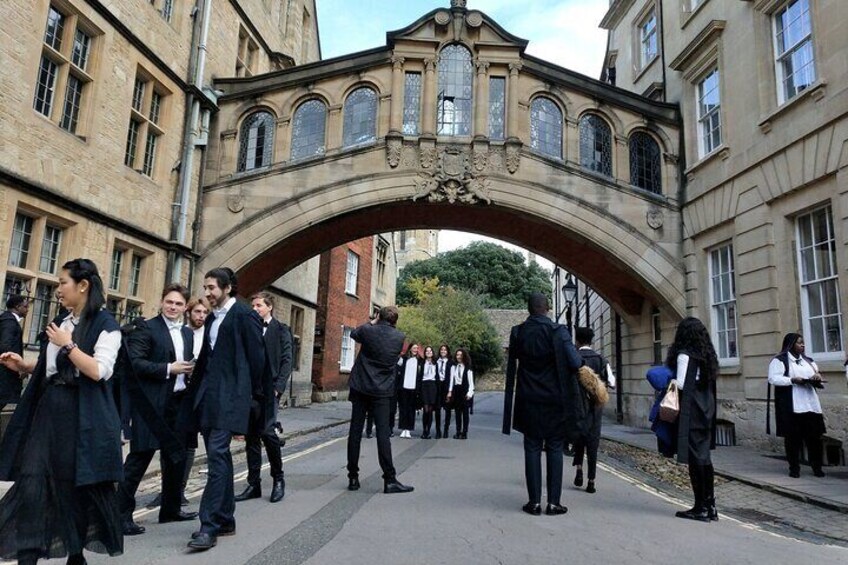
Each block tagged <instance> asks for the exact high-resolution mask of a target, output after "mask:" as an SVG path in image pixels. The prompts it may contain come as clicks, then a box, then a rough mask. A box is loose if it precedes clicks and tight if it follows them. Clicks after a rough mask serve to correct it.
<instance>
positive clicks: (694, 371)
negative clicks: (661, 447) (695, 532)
mask: <svg viewBox="0 0 848 565" xmlns="http://www.w3.org/2000/svg"><path fill="white" fill-rule="evenodd" d="M665 363H666V365H667V366H668V368H669V369H671V371H672V372H673V373H674V374H675V376H676V380H677V387H678V388H679V390H680V416H679V419H678V427H677V460H678V461H679V462H680V463H687V464H688V465H689V480H690V481H691V483H692V492H693V494H694V495H695V505H694V506H693V507H692V508H690V509H689V510H681V511H679V512H677V513H676V514H675V516H677V517H678V518H688V519H690V520H699V521H701V522H709V521H710V520H718V512H717V511H716V505H715V492H714V472H713V463H712V459H711V457H710V450H711V449H715V420H716V378H717V377H718V356H716V352H715V348H714V347H713V343H712V341H711V340H710V334H709V332H708V331H707V328H706V327H704V324H703V323H702V322H701V320H699V319H697V318H692V317H689V318H684V319H683V320H682V321H681V322H680V323H679V324H678V325H677V332H676V333H675V335H674V343H672V344H671V346H670V347H669V348H668V356H667V357H666V362H665Z"/></svg>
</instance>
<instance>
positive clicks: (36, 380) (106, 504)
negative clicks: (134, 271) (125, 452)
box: [0, 320, 123, 559]
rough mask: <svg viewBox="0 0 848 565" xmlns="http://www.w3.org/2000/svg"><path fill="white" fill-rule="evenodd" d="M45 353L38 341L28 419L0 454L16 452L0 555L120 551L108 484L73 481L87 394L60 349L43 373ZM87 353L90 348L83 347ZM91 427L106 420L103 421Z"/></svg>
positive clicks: (0, 522)
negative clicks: (52, 371)
mask: <svg viewBox="0 0 848 565" xmlns="http://www.w3.org/2000/svg"><path fill="white" fill-rule="evenodd" d="M113 321H114V320H113ZM95 341H96V340H95ZM80 348H81V349H83V346H82V345H81V346H80ZM83 350H84V351H85V349H83ZM45 352H46V343H45V344H44V345H42V350H41V355H40V356H39V361H38V366H37V368H36V371H35V372H34V374H33V378H32V380H33V383H31V384H30V386H32V387H35V388H36V389H37V390H33V391H32V395H31V398H32V399H33V402H34V406H33V408H32V420H31V421H30V423H29V426H28V429H27V431H26V432H25V433H26V435H25V437H23V438H22V442H23V443H22V444H21V445H20V447H19V448H18V449H12V450H7V449H4V452H3V456H4V457H7V456H9V455H10V451H11V452H12V453H15V452H16V453H17V456H16V464H15V466H14V476H13V478H14V480H15V483H14V485H13V486H12V488H11V489H10V490H9V491H8V492H7V493H6V495H5V496H4V497H3V499H2V500H0V558H2V559H16V558H17V557H18V556H19V552H26V553H27V554H29V555H31V556H33V557H38V558H59V557H65V556H68V555H75V554H79V553H81V552H82V551H83V550H84V549H87V550H89V551H94V552H97V553H108V554H109V555H120V554H121V553H123V534H122V531H121V521H120V515H119V513H118V505H117V498H116V491H115V484H114V483H113V482H110V481H102V482H96V483H91V484H84V485H79V480H78V479H79V476H78V472H77V471H78V469H77V467H78V458H77V455H78V447H79V443H80V433H79V428H80V394H81V392H82V393H83V394H86V393H88V392H89V389H88V388H87V387H86V386H85V385H82V386H81V385H80V384H79V379H85V378H87V377H84V376H80V377H76V376H75V370H74V367H73V365H72V363H71V362H70V360H69V359H68V358H67V354H60V355H59V356H58V358H57V368H58V370H59V372H58V373H57V374H56V375H53V376H52V377H51V378H50V379H46V378H44V376H43V372H44V366H45V364H46V363H45ZM91 352H93V345H92V346H91V348H90V352H89V351H87V353H89V354H91ZM39 371H41V376H39V374H38V372H39ZM92 382H93V381H92ZM100 384H101V385H103V386H106V385H107V383H100ZM25 397H26V395H25ZM117 421H118V420H117V412H116V413H115V422H117ZM94 424H95V425H109V421H100V422H94ZM5 447H7V446H6V445H5V444H4V448H5ZM118 449H119V450H120V444H118ZM8 478H9V477H4V479H8Z"/></svg>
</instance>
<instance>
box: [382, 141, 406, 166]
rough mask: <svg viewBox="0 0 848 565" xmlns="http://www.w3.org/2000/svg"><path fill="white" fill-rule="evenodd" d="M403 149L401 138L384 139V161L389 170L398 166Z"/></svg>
mask: <svg viewBox="0 0 848 565" xmlns="http://www.w3.org/2000/svg"><path fill="white" fill-rule="evenodd" d="M402 149H403V138H402V137H387V138H386V160H387V161H388V163H389V166H390V167H391V168H393V169H394V168H396V167H397V166H398V165H399V164H400V154H401V150H402Z"/></svg>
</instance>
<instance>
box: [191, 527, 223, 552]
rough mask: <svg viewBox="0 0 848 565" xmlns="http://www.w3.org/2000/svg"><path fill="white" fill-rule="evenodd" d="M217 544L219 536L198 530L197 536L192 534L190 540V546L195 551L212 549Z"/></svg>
mask: <svg viewBox="0 0 848 565" xmlns="http://www.w3.org/2000/svg"><path fill="white" fill-rule="evenodd" d="M217 544H218V538H217V537H215V536H212V535H209V534H207V533H205V532H198V533H197V536H196V537H195V536H192V539H191V541H190V542H188V546H189V547H190V548H191V549H193V550H195V551H206V550H207V549H212V548H213V547H215V546H216V545H217Z"/></svg>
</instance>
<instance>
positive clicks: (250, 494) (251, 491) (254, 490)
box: [235, 485, 262, 502]
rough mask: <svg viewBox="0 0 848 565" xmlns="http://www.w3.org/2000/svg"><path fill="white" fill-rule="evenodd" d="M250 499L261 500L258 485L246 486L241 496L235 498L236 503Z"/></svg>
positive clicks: (260, 491) (260, 489) (260, 488)
mask: <svg viewBox="0 0 848 565" xmlns="http://www.w3.org/2000/svg"><path fill="white" fill-rule="evenodd" d="M251 498H262V487H261V486H259V485H247V487H245V489H244V490H243V491H241V494H239V495H238V496H236V497H235V501H236V502H242V501H244V500H250V499H251Z"/></svg>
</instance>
